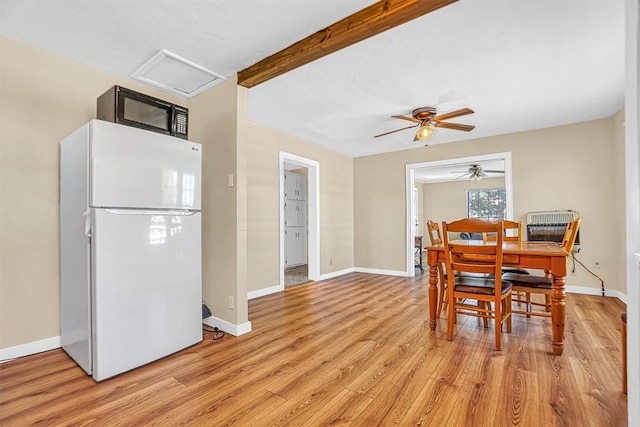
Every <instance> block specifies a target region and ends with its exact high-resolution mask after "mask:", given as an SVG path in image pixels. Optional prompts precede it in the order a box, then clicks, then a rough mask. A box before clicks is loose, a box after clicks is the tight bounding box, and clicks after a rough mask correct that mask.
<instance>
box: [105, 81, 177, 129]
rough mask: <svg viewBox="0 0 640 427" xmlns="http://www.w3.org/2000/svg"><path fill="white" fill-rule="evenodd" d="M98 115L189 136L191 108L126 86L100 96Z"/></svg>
mask: <svg viewBox="0 0 640 427" xmlns="http://www.w3.org/2000/svg"><path fill="white" fill-rule="evenodd" d="M97 117H98V119H100V120H106V121H108V122H113V123H120V124H123V125H127V126H133V127H137V128H140V129H146V130H151V131H154V132H160V133H164V134H166V135H171V136H175V137H177V138H182V139H187V130H188V124H189V110H188V109H187V108H184V107H180V106H179V105H175V104H171V103H169V102H165V101H162V100H161V99H158V98H153V97H151V96H148V95H145V94H142V93H139V92H135V91H133V90H131V89H127V88H124V87H122V86H114V87H112V88H111V89H109V90H108V91H106V92H105V93H103V94H102V95H100V97H98V111H97Z"/></svg>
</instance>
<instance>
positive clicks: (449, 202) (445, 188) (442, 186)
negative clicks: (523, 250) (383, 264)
mask: <svg viewBox="0 0 640 427" xmlns="http://www.w3.org/2000/svg"><path fill="white" fill-rule="evenodd" d="M406 172H407V177H406V212H407V221H406V224H407V228H406V233H407V258H406V259H407V267H406V268H407V270H406V271H407V274H408V275H409V276H414V275H415V274H420V273H422V272H423V271H428V266H427V265H426V256H425V253H424V250H423V248H424V247H426V246H429V245H430V241H429V237H428V234H427V231H426V224H427V220H433V221H436V222H437V223H438V224H440V223H441V221H453V220H456V219H460V218H463V217H467V216H471V217H481V218H485V217H486V215H489V214H490V213H492V212H493V210H496V209H498V208H499V209H500V210H501V213H500V215H504V217H505V219H513V192H512V171H511V153H510V152H503V153H493V154H485V155H480V156H471V157H459V158H453V159H445V160H438V161H433V162H423V163H414V164H409V165H407V169H406ZM489 199H490V200H489ZM487 200H489V201H490V202H491V203H489V204H488V205H487V206H484V205H482V202H486V201H487ZM494 202H495V203H494ZM485 204H486V203H485ZM494 208H495V209H494ZM489 211H491V212H489ZM487 219H489V217H487Z"/></svg>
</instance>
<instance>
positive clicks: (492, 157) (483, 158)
mask: <svg viewBox="0 0 640 427" xmlns="http://www.w3.org/2000/svg"><path fill="white" fill-rule="evenodd" d="M496 162H500V164H501V165H502V166H503V170H504V188H505V193H506V206H505V209H506V219H513V191H512V170H511V152H503V153H493V154H485V155H480V156H470V157H458V158H452V159H445V160H437V161H433V162H422V163H413V164H408V165H407V166H406V196H405V199H406V213H407V219H406V225H407V227H406V235H407V240H406V242H407V248H406V250H407V253H406V260H407V265H406V272H407V275H408V276H410V277H413V276H415V272H416V271H415V270H416V269H415V264H414V262H415V254H414V251H415V241H416V236H419V235H420V234H422V233H420V230H419V229H420V228H421V230H424V229H425V226H424V224H421V222H420V221H419V220H420V219H421V218H418V217H417V216H416V215H417V211H418V209H416V208H415V207H414V203H415V184H416V174H417V173H419V171H421V170H425V169H429V170H434V171H435V170H438V171H439V172H440V171H445V175H447V176H448V177H450V178H443V181H441V182H444V181H455V180H457V179H460V178H462V179H464V176H463V175H462V174H455V175H454V174H453V173H452V172H454V171H455V168H458V167H460V166H461V165H474V164H478V163H480V164H481V163H487V164H495V163H496ZM451 167H452V168H453V169H454V170H446V169H447V168H451ZM462 172H463V173H464V172H466V171H465V170H463V171H462ZM465 175H466V173H465ZM419 203H421V202H419ZM427 219H428V218H427ZM425 221H426V219H425ZM416 223H418V224H421V225H420V227H416V226H415V224H416ZM425 237H426V236H425ZM428 245H429V242H428V237H427V238H426V240H424V238H423V241H422V246H423V247H424V246H428ZM425 267H426V266H425Z"/></svg>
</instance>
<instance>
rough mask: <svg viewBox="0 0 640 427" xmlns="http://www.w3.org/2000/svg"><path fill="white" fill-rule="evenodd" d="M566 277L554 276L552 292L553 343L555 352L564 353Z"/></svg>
mask: <svg viewBox="0 0 640 427" xmlns="http://www.w3.org/2000/svg"><path fill="white" fill-rule="evenodd" d="M564 284H565V281H564V277H556V276H554V277H553V289H552V291H551V292H552V293H551V336H552V341H551V345H552V346H553V353H554V354H558V355H559V354H562V351H563V349H564V342H563V340H564V320H565V316H566V307H565V302H564V297H565V295H566V294H565V291H564Z"/></svg>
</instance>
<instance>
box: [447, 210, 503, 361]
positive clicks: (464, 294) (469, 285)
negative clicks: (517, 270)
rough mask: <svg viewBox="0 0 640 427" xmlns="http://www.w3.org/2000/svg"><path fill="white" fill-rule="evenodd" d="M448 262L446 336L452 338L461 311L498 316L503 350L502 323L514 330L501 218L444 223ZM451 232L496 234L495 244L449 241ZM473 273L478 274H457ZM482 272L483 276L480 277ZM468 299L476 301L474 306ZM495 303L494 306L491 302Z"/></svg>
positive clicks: (497, 329)
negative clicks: (504, 278)
mask: <svg viewBox="0 0 640 427" xmlns="http://www.w3.org/2000/svg"><path fill="white" fill-rule="evenodd" d="M442 231H443V236H444V250H445V261H446V262H445V263H446V268H447V271H448V272H449V274H448V275H447V282H448V288H447V293H448V298H449V314H448V319H447V321H448V323H447V339H448V340H449V341H451V340H452V339H453V325H454V323H455V321H456V318H457V316H458V314H466V315H469V316H476V317H481V318H483V319H495V346H496V350H500V343H501V336H502V324H503V323H505V322H506V324H507V332H508V333H510V332H511V287H512V285H511V283H509V282H507V281H504V280H502V275H501V272H502V239H503V223H502V221H497V222H488V221H482V220H479V219H475V218H465V219H461V220H459V221H454V222H451V223H448V224H447V223H446V222H443V223H442ZM449 232H470V233H485V232H487V233H491V232H494V233H496V236H497V237H496V244H495V245H492V244H466V243H467V242H464V243H456V241H450V240H449ZM459 272H460V273H472V274H476V276H471V277H470V276H465V275H457V274H456V273H459ZM477 274H480V275H481V276H478V275H477ZM469 300H476V301H477V305H471V304H469V303H468V301H469ZM491 303H493V307H492V305H491Z"/></svg>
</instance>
